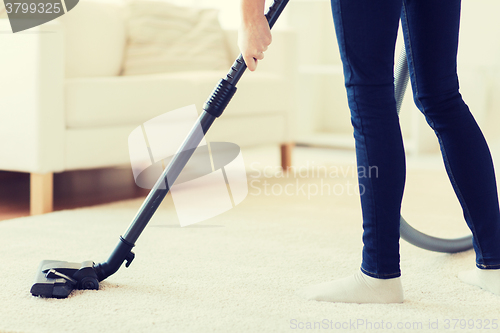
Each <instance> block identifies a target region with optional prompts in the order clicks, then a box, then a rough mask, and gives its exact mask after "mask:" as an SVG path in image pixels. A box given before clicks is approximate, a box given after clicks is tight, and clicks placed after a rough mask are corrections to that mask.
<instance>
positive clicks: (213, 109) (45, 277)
mask: <svg viewBox="0 0 500 333" xmlns="http://www.w3.org/2000/svg"><path fill="white" fill-rule="evenodd" d="M287 3H288V0H274V2H273V4H272V5H271V7H269V9H268V11H267V13H266V18H267V20H268V22H269V26H270V27H271V28H272V27H273V25H274V23H275V22H276V20H277V19H278V17H279V15H280V14H281V12H282V11H283V9H284V8H285V6H286V5H287ZM406 67H407V66H406ZM245 70H246V65H245V62H244V60H243V56H242V55H240V56H239V57H238V58H237V59H236V61H235V62H234V63H233V65H232V66H231V69H230V70H229V72H228V73H227V75H226V77H225V78H223V79H221V80H220V81H219V82H218V84H217V86H216V87H215V88H214V90H213V91H212V94H211V95H210V97H209V98H208V99H207V101H206V102H205V104H204V105H203V112H202V113H201V115H200V116H199V118H198V119H197V121H196V123H195V124H194V126H193V127H192V129H191V131H190V132H189V134H188V136H187V137H186V139H185V140H184V142H183V144H182V145H181V147H180V148H179V149H178V151H177V153H176V154H175V155H174V157H173V158H172V159H171V161H170V163H169V164H168V166H167V167H166V168H165V170H164V171H163V173H162V174H161V176H160V177H159V179H158V180H157V181H156V183H155V184H154V186H153V187H152V189H151V191H150V192H149V194H148V196H147V197H146V199H145V201H144V202H143V204H142V205H141V207H140V208H139V211H138V212H137V214H136V215H135V217H134V219H133V220H132V222H131V223H130V225H129V227H128V229H127V230H126V232H125V234H124V235H123V236H120V239H119V241H118V244H117V245H116V247H115V249H114V250H113V252H112V253H111V255H110V256H109V258H108V260H107V261H105V262H102V263H98V264H95V263H94V262H93V261H84V262H82V263H72V262H66V261H55V260H44V261H42V262H41V263H40V266H39V267H38V271H37V274H36V277H35V283H34V284H33V286H32V287H31V294H32V295H33V296H41V297H50V298H66V297H68V295H69V294H70V293H71V292H72V291H73V290H74V289H80V290H92V289H93V290H98V289H99V282H101V281H103V280H105V279H106V278H108V277H109V276H111V275H112V274H114V273H116V272H117V271H118V269H119V268H120V267H121V265H122V264H123V263H124V262H125V267H129V266H130V264H131V263H132V261H133V260H134V257H135V254H134V252H132V249H133V247H134V246H135V242H136V241H137V239H138V238H139V236H140V234H141V233H142V231H143V230H144V228H145V227H146V226H147V224H148V222H149V221H150V219H151V217H152V216H153V214H154V213H155V212H156V210H157V209H158V207H159V205H160V203H161V202H162V201H163V199H164V198H165V196H166V195H167V193H168V192H169V186H170V185H172V184H173V183H174V182H175V180H176V179H177V177H178V176H179V174H180V173H181V171H182V170H183V168H184V167H185V165H186V164H187V162H188V160H189V159H190V158H191V156H192V155H193V153H194V151H195V149H196V147H198V144H199V143H200V142H201V140H202V139H203V137H204V135H205V133H206V132H207V131H208V129H209V128H210V126H211V125H212V123H213V122H214V121H215V119H216V118H218V117H219V116H220V115H221V114H222V112H223V111H224V109H225V108H226V106H227V105H228V103H229V101H230V100H231V98H232V96H233V95H234V93H235V92H236V84H237V83H238V81H239V80H240V78H241V76H242V75H243V73H244V71H245ZM403 74H404V71H403V73H400V74H399V76H401V77H403ZM404 80H406V82H407V81H408V74H406V78H405V79H404ZM398 82H402V81H401V80H399V81H396V86H398ZM406 82H405V83H404V84H403V85H404V86H405V87H406ZM400 85H401V84H400ZM401 86H402V85H401ZM396 90H397V89H396ZM397 91H399V94H400V98H401V99H402V97H403V95H404V89H403V90H402V89H399V90H397ZM200 128H201V131H200V130H199V129H200ZM401 226H402V228H401V235H402V237H403V238H404V239H406V240H408V241H409V242H410V243H412V244H415V245H417V246H421V247H424V248H427V249H429V250H433V251H439V250H445V252H456V251H462V250H465V249H467V247H466V246H465V247H464V246H463V245H467V244H462V241H461V240H451V241H449V240H443V239H438V238H433V237H431V236H427V235H425V234H422V233H420V232H418V231H416V230H415V229H413V228H411V227H410V226H409V225H408V224H407V223H406V222H405V221H404V219H403V218H401ZM442 244H446V246H443V245H442ZM471 247H472V245H471Z"/></svg>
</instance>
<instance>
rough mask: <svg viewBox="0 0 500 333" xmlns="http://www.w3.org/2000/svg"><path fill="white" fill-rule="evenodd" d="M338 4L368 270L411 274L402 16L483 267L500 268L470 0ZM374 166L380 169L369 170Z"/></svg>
mask: <svg viewBox="0 0 500 333" xmlns="http://www.w3.org/2000/svg"><path fill="white" fill-rule="evenodd" d="M331 3H332V12H333V18H334V23H335V30H336V34H337V41H338V45H339V49H340V54H341V58H342V63H343V69H344V76H345V86H346V90H347V96H348V101H349V108H350V110H351V122H352V125H353V128H354V138H355V142H356V159H357V164H358V170H359V171H362V172H359V175H358V179H359V184H360V193H363V194H362V195H361V207H362V212H363V244H364V246H363V259H362V264H361V270H362V271H363V272H364V273H365V274H367V275H369V276H372V277H376V278H382V279H388V278H394V277H398V276H400V275H401V271H400V266H399V261H400V260H399V259H400V258H399V218H400V211H401V200H402V197H403V191H404V183H405V153H404V146H403V140H402V136H401V130H400V125H399V119H398V115H397V112H396V101H395V98H394V52H395V43H396V36H397V31H398V26H399V21H400V19H401V23H402V27H403V32H404V39H405V46H406V52H407V57H408V62H409V69H410V77H411V85H412V89H413V96H414V101H415V104H416V105H417V107H418V108H419V109H420V111H421V112H422V113H423V115H424V116H425V119H426V121H427V123H428V124H429V125H430V126H431V128H432V129H433V130H434V132H435V133H436V136H437V139H438V141H439V144H440V147H441V152H442V156H443V160H444V164H445V167H446V171H447V173H448V176H449V178H450V181H451V183H452V185H453V188H454V190H455V193H456V195H457V198H458V200H459V201H460V204H461V206H462V209H463V214H464V217H465V221H466V223H467V225H468V226H469V228H470V229H471V231H472V233H473V237H474V238H473V245H474V250H475V252H476V265H477V267H479V268H482V269H495V268H500V211H499V206H498V195H497V188H496V181H495V173H494V169H493V162H492V159H491V155H490V152H489V149H488V146H487V143H486V141H485V139H484V137H483V134H482V132H481V130H480V129H479V127H478V125H477V123H476V121H475V120H474V118H473V116H472V114H471V113H470V111H469V108H468V107H467V105H466V104H465V103H464V101H463V100H462V97H461V95H460V93H459V85H458V77H457V69H456V68H457V61H456V58H457V48H458V32H459V24H460V5H461V4H460V0H331ZM478 33H480V32H478ZM370 168H371V170H372V172H371V173H368V172H366V171H367V170H370ZM373 171H376V172H373ZM361 188H362V189H363V191H361ZM429 191H432V188H429ZM422 209H425V207H422Z"/></svg>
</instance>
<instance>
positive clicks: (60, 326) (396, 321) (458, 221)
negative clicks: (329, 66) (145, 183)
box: [0, 165, 500, 333]
mask: <svg viewBox="0 0 500 333" xmlns="http://www.w3.org/2000/svg"><path fill="white" fill-rule="evenodd" d="M330 167H331V165H330ZM343 167H344V169H343V170H344V173H345V175H342V174H338V175H337V177H334V176H333V175H332V174H329V175H328V176H327V177H323V178H318V177H315V176H313V175H312V174H311V173H304V172H303V174H302V175H299V174H297V175H296V177H290V178H278V177H277V176H278V175H277V174H274V173H272V174H271V175H269V176H272V177H265V176H263V175H261V177H260V178H252V177H250V178H249V181H250V182H251V187H250V192H249V195H248V197H247V198H246V199H245V200H244V201H243V202H242V203H241V204H240V205H238V206H237V207H236V208H234V209H232V210H230V211H228V212H226V213H224V214H222V215H219V216H217V217H215V218H212V219H210V220H207V221H205V222H202V223H199V224H195V225H192V226H188V227H185V228H181V227H179V224H178V221H177V217H176V213H175V210H174V208H173V204H172V200H171V198H170V197H167V199H166V200H165V202H164V204H163V205H162V207H161V209H160V210H159V211H158V212H157V214H156V215H155V216H154V218H153V220H152V221H151V223H150V225H149V226H148V227H147V228H146V230H145V231H144V233H143V234H142V236H141V237H140V238H139V240H138V242H137V244H136V248H135V253H136V259H135V261H134V262H133V264H132V265H131V266H130V267H129V268H125V267H122V268H121V269H120V271H118V273H116V274H115V275H113V276H111V277H110V278H108V280H106V281H104V282H103V283H102V284H101V290H99V291H75V292H73V294H72V295H71V296H70V297H69V298H68V299H64V300H58V299H42V298H35V297H32V296H31V295H30V293H29V289H30V286H31V283H32V281H33V279H34V276H35V272H36V269H37V267H38V263H39V261H40V260H42V259H56V260H68V261H75V262H80V261H85V260H94V261H99V262H100V261H103V260H105V259H106V258H107V257H108V255H109V253H110V252H111V250H112V249H113V247H114V246H115V244H116V242H117V240H118V237H119V235H120V234H122V233H123V232H124V231H125V230H126V228H127V226H128V224H129V222H130V221H131V219H132V218H133V216H134V215H135V212H136V210H137V209H138V207H139V206H140V204H141V202H142V200H133V201H127V202H120V203H116V204H111V205H103V206H98V207H92V208H87V209H78V210H69V211H62V212H55V213H52V214H47V215H44V216H38V217H28V218H20V219H14V220H9V221H5V222H0V235H1V236H0V237H1V246H0V262H1V264H2V270H1V277H0V281H1V282H2V287H1V288H0V305H1V306H0V332H51V333H53V332H290V331H307V332H310V331H318V332H323V331H347V330H352V331H356V332H365V331H366V332H369V331H374V330H376V331H398V332H405V331H411V332H419V331H427V330H429V331H430V330H432V331H446V332H465V331H469V332H470V331H482V330H481V329H480V327H483V328H489V330H488V331H491V330H492V328H494V327H495V326H494V325H497V326H498V325H499V323H498V321H499V319H500V316H499V313H500V297H497V296H495V295H493V294H491V293H488V292H485V291H482V290H480V289H479V288H476V287H473V286H469V285H466V284H464V283H462V282H461V281H460V280H458V278H457V273H458V272H459V271H461V270H464V269H469V268H472V267H473V266H474V253H473V252H472V251H468V252H466V253H460V254H453V255H450V254H441V253H433V252H429V251H425V250H422V249H419V248H416V247H414V246H412V245H410V244H408V243H406V242H405V241H403V240H402V241H401V257H402V259H401V266H402V271H403V277H402V279H403V287H404V292H405V302H404V303H403V304H390V305H370V304H364V305H359V304H341V303H337V304H332V303H323V302H314V301H305V300H302V299H299V298H298V297H296V296H295V295H294V291H295V290H296V289H298V288H300V287H302V286H306V285H309V284H314V283H319V282H323V281H328V280H332V279H335V278H339V277H343V276H345V275H348V274H352V273H353V272H355V271H356V270H358V268H359V265H360V260H361V246H362V243H361V233H362V229H361V212H360V205H359V199H358V197H357V195H355V192H354V187H353V184H354V182H355V179H354V178H353V177H352V173H349V172H346V170H348V168H349V165H345V166H343ZM351 167H352V166H351ZM339 168H340V167H339ZM330 170H331V169H330ZM253 176H256V175H255V174H254V175H253ZM264 182H266V183H264ZM266 184H267V185H266ZM287 184H291V185H289V186H288V192H287V193H288V194H290V193H292V195H288V194H284V193H282V194H281V195H278V192H279V189H280V188H281V189H284V186H286V185H287ZM313 184H314V185H313ZM349 184H350V185H349ZM327 185H328V186H329V187H330V189H333V188H336V191H337V192H336V193H333V191H332V192H330V193H327V192H326V188H327ZM300 186H304V187H302V190H300ZM314 186H319V187H321V186H323V193H322V194H321V193H316V194H315V195H313V193H314ZM335 186H336V187H335ZM349 186H350V187H351V190H352V192H351V194H349V193H348V192H347V190H348V188H349ZM319 187H318V188H319ZM266 188H267V190H268V192H267V193H268V194H267V195H266V192H265V189H266ZM273 189H274V192H272V191H273ZM341 189H344V192H343V193H340V191H341ZM259 191H260V193H259ZM403 211H404V216H405V217H406V219H407V220H408V221H409V222H410V223H411V224H412V225H414V226H416V227H417V228H419V229H420V230H422V231H428V232H432V233H433V234H434V235H441V236H450V237H451V236H461V235H465V233H466V232H467V229H466V227H465V222H463V219H462V217H461V213H460V210H459V208H458V205H457V203H456V199H455V198H454V197H453V193H452V191H451V187H450V186H449V184H448V182H447V180H446V176H445V175H444V172H442V171H435V170H420V171H419V170H410V171H409V172H408V182H407V188H406V194H405V201H404V210H403ZM314 328H316V329H314Z"/></svg>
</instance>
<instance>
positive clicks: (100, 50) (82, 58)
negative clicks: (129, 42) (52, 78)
mask: <svg viewBox="0 0 500 333" xmlns="http://www.w3.org/2000/svg"><path fill="white" fill-rule="evenodd" d="M123 10H124V8H123V6H122V5H121V4H120V3H111V2H97V1H93V0H85V1H80V2H79V4H78V6H75V8H74V9H73V10H71V11H70V12H68V13H67V14H65V15H63V16H61V17H60V18H59V19H58V20H59V21H60V22H61V23H62V24H63V27H64V34H65V48H66V50H65V62H66V77H67V78H74V77H95V76H113V75H118V74H119V73H120V71H121V66H122V62H123V52H124V49H125V43H126V29H125V21H124V16H123V14H124V13H123Z"/></svg>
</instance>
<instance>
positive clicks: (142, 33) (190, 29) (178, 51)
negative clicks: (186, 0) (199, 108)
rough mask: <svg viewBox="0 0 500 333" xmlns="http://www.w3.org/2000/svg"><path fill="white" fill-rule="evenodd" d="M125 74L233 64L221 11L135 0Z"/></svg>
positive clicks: (131, 5) (130, 11) (130, 8)
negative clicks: (219, 16)
mask: <svg viewBox="0 0 500 333" xmlns="http://www.w3.org/2000/svg"><path fill="white" fill-rule="evenodd" d="M127 9H128V19H127V28H128V44H127V48H126V51H125V61H124V69H123V75H141V74H152V73H165V72H179V71H196V70H213V69H226V68H228V67H229V65H230V60H229V55H228V48H227V45H226V40H225V34H224V32H223V30H222V28H221V26H220V24H219V20H218V11H217V10H215V9H207V8H205V9H201V8H193V7H180V6H176V5H173V4H170V3H167V2H164V1H151V0H139V1H132V2H130V3H129V5H128V7H127Z"/></svg>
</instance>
